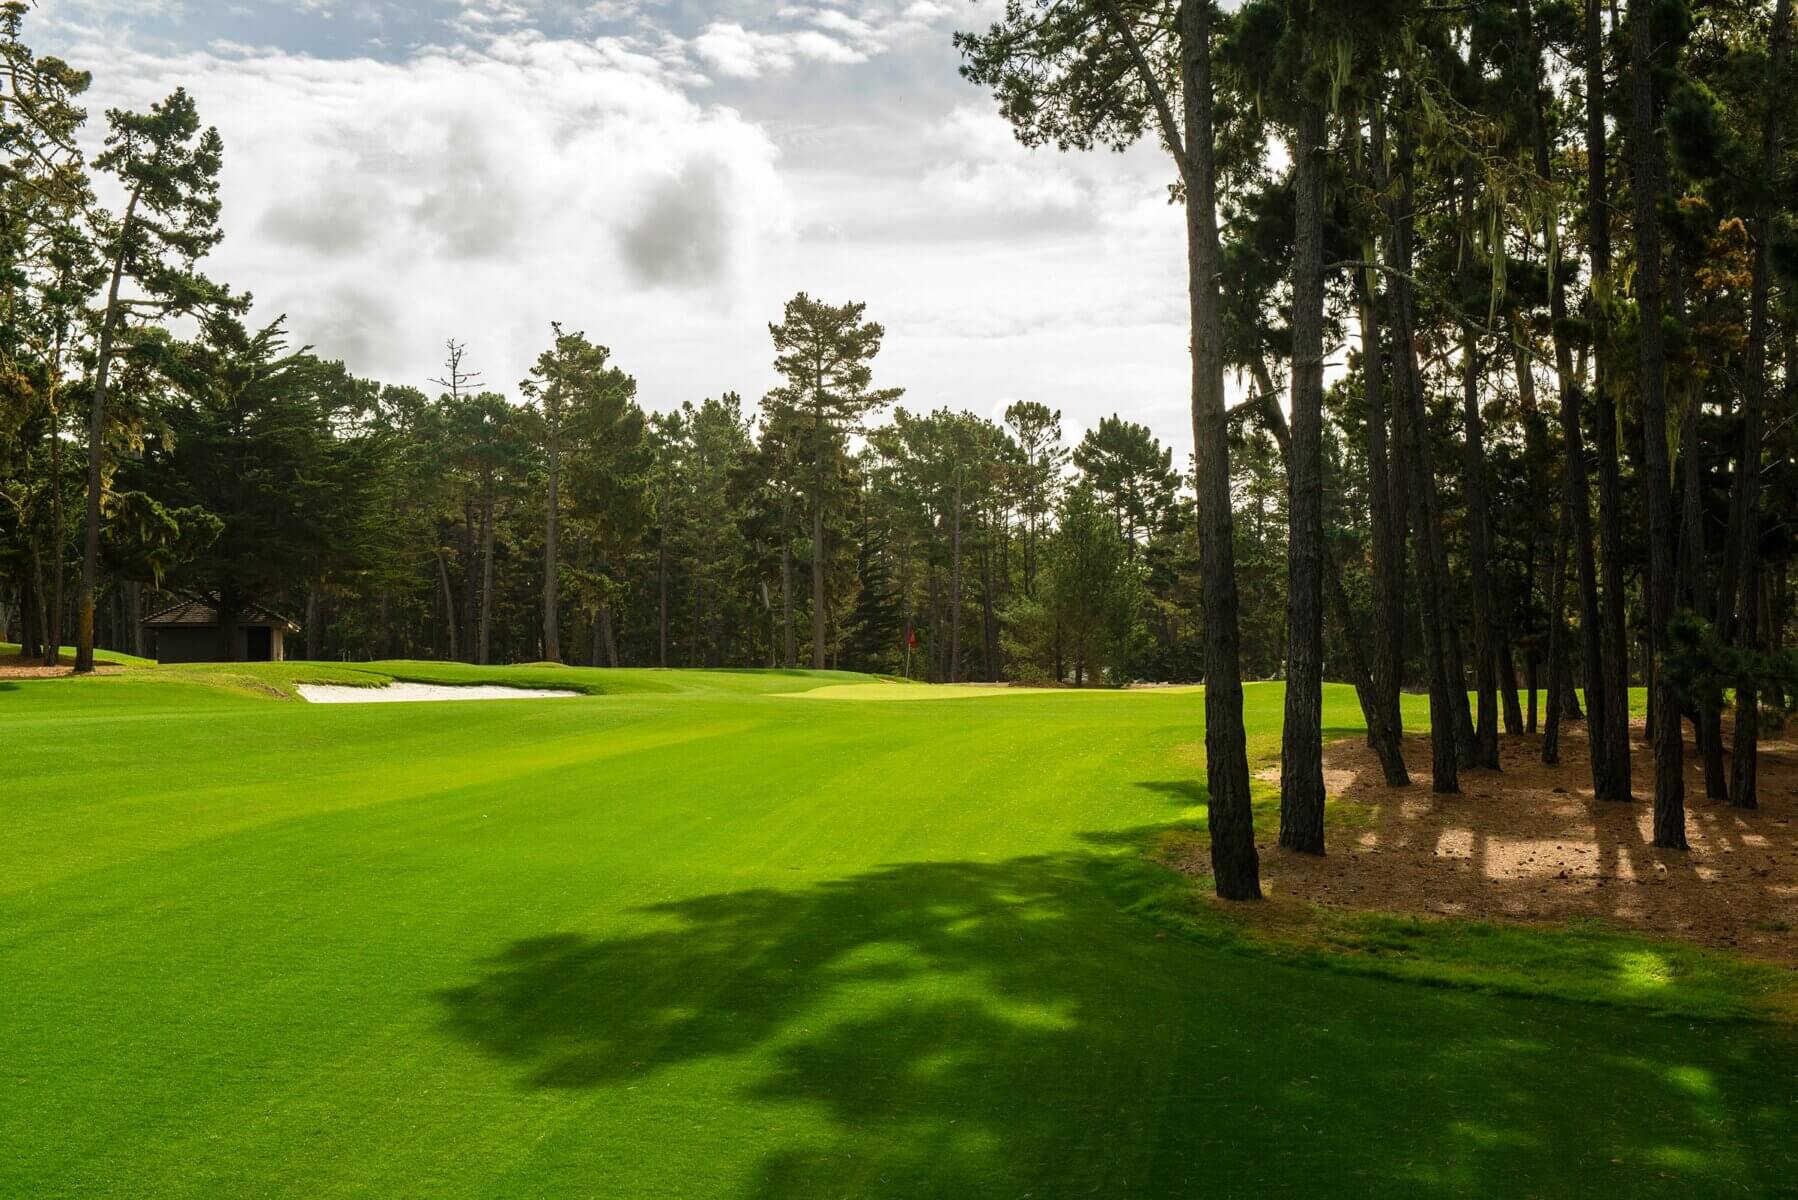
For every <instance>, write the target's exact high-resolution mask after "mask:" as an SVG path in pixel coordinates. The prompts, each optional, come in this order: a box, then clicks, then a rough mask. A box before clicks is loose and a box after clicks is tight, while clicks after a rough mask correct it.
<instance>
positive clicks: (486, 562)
mask: <svg viewBox="0 0 1798 1200" xmlns="http://www.w3.org/2000/svg"><path fill="white" fill-rule="evenodd" d="M493 508H494V497H493V488H492V485H491V484H489V485H488V488H487V497H486V500H485V502H484V503H483V504H482V505H481V632H480V642H479V645H478V649H477V653H476V657H475V661H476V662H478V663H480V664H482V665H483V666H484V665H486V663H487V662H488V661H489V656H490V654H491V652H492V648H493Z"/></svg>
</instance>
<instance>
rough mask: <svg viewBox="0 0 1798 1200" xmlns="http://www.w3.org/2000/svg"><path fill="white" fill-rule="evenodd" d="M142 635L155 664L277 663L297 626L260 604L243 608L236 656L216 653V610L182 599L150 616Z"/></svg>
mask: <svg viewBox="0 0 1798 1200" xmlns="http://www.w3.org/2000/svg"><path fill="white" fill-rule="evenodd" d="M143 627H144V632H145V633H148V634H149V635H150V636H151V638H152V639H154V640H153V641H152V643H151V646H150V652H151V653H152V654H153V655H154V656H155V658H156V661H157V662H165V663H190V662H225V661H237V662H280V661H281V660H282V659H284V658H286V657H287V648H286V646H285V644H284V643H285V640H286V637H287V635H288V634H290V633H298V632H299V631H300V627H299V626H298V625H296V624H294V623H293V622H292V621H290V620H288V619H287V618H286V617H283V616H280V615H279V614H276V613H272V612H270V611H269V610H268V609H266V608H263V607H262V606H261V605H260V604H252V605H250V606H249V607H248V608H246V609H245V610H244V612H243V615H242V616H240V617H239V618H238V620H237V653H236V655H235V656H234V658H233V659H231V660H227V659H226V657H225V656H224V655H223V654H222V653H220V650H221V646H220V644H219V642H220V637H219V614H218V609H217V608H215V607H213V606H212V605H211V604H208V603H207V602H206V601H204V600H183V601H182V602H181V603H179V604H171V605H169V607H167V608H164V609H161V610H159V611H157V612H153V613H151V614H150V615H149V616H147V617H145V618H144V620H143Z"/></svg>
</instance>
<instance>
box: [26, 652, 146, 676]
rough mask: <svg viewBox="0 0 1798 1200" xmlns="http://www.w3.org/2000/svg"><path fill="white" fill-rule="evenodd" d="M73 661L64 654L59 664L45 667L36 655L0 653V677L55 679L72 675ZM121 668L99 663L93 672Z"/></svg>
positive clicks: (102, 673) (112, 671)
mask: <svg viewBox="0 0 1798 1200" xmlns="http://www.w3.org/2000/svg"><path fill="white" fill-rule="evenodd" d="M74 661H75V660H74V659H72V658H68V657H66V656H65V657H64V658H63V660H62V664H61V665H60V666H55V667H46V666H45V665H44V660H43V659H41V658H39V657H37V656H36V655H33V656H32V657H30V658H25V657H23V656H21V655H17V654H7V655H0V679H55V678H56V677H57V676H59V675H73V674H74V673H75V667H74ZM123 669H124V668H123V667H118V666H113V665H111V664H107V663H101V664H97V665H96V666H95V668H94V673H95V674H97V675H111V674H114V673H116V672H118V671H121V670H123Z"/></svg>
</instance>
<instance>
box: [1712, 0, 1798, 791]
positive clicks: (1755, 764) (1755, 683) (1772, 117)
mask: <svg viewBox="0 0 1798 1200" xmlns="http://www.w3.org/2000/svg"><path fill="white" fill-rule="evenodd" d="M1770 49H1771V54H1770V67H1771V78H1772V81H1773V82H1772V86H1773V87H1774V88H1775V89H1783V87H1784V86H1785V75H1786V68H1787V65H1788V63H1789V61H1790V59H1791V52H1792V3H1791V0H1779V3H1778V5H1777V6H1776V7H1775V8H1774V10H1773V28H1772V33H1771V38H1770ZM1779 94H1781V95H1784V94H1785V93H1784V92H1783V90H1781V91H1780V92H1779ZM1786 108H1787V105H1785V104H1779V103H1773V104H1769V105H1768V106H1767V117H1766V122H1765V123H1764V125H1763V126H1762V128H1761V170H1762V172H1763V173H1764V174H1765V175H1766V176H1767V177H1768V178H1771V177H1772V176H1773V175H1774V173H1775V170H1776V167H1777V164H1778V163H1779V161H1780V153H1781V134H1782V132H1783V130H1782V128H1781V121H1782V117H1783V116H1784V114H1785V111H1786ZM1773 199H1774V197H1773V195H1772V193H1771V190H1770V189H1769V190H1767V191H1764V192H1763V193H1762V195H1760V196H1759V197H1758V198H1757V199H1756V201H1755V213H1754V226H1753V230H1752V234H1753V238H1754V265H1753V268H1752V275H1751V279H1750V284H1749V305H1748V361H1747V364H1746V368H1745V370H1746V375H1747V384H1748V386H1747V388H1746V395H1745V397H1744V399H1743V404H1742V448H1741V452H1740V455H1739V457H1738V458H1737V460H1736V462H1737V466H1736V487H1735V489H1734V495H1733V496H1732V497H1731V499H1732V500H1733V504H1732V509H1733V511H1732V512H1731V514H1730V517H1731V520H1730V542H1731V545H1730V546H1729V548H1728V550H1727V551H1726V554H1728V555H1731V556H1732V557H1733V559H1734V561H1735V563H1736V564H1737V574H1738V575H1739V576H1740V583H1739V590H1738V592H1737V597H1738V599H1737V610H1738V616H1737V619H1736V626H1737V628H1736V631H1735V633H1736V646H1737V647H1738V648H1739V649H1741V650H1743V651H1746V652H1747V656H1745V657H1746V658H1747V659H1748V660H1749V661H1751V660H1752V656H1753V655H1754V654H1755V652H1757V651H1758V650H1760V648H1761V647H1760V641H1761V637H1760V616H1761V564H1760V474H1761V453H1762V443H1763V441H1764V438H1765V433H1764V427H1765V421H1766V416H1765V414H1766V393H1767V337H1768V332H1767V326H1768V320H1767V287H1768V282H1769V279H1770V276H1771V273H1772V272H1771V255H1772V242H1773V234H1774V230H1773ZM1786 344H1787V350H1788V352H1787V355H1786V384H1787V388H1788V390H1790V388H1791V385H1792V379H1793V370H1794V363H1793V357H1792V354H1791V353H1790V350H1791V346H1792V339H1791V338H1790V337H1789V336H1788V338H1787V343H1786ZM1729 601H1730V598H1729V597H1725V598H1724V600H1723V605H1722V607H1725V608H1726V607H1728V605H1729ZM1775 628H1777V626H1775ZM1720 737H1721V734H1720V733H1719V738H1720ZM1730 757H1731V764H1730V766H1731V776H1732V778H1731V780H1730V783H1731V787H1730V801H1731V803H1733V804H1735V805H1736V806H1737V807H1738V808H1756V807H1758V806H1759V804H1760V798H1759V794H1758V792H1759V769H1760V681H1759V680H1758V679H1757V678H1756V676H1755V672H1754V671H1753V670H1752V669H1748V670H1744V671H1743V672H1741V673H1740V674H1739V675H1738V676H1737V678H1736V729H1735V745H1734V747H1733V750H1732V753H1731V756H1730Z"/></svg>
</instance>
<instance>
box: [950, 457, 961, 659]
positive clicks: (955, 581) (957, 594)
mask: <svg viewBox="0 0 1798 1200" xmlns="http://www.w3.org/2000/svg"><path fill="white" fill-rule="evenodd" d="M953 504H954V509H953V513H952V515H951V518H950V521H951V531H950V535H949V682H950V683H960V682H961V468H960V467H959V466H957V467H956V469H955V499H954V501H953Z"/></svg>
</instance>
